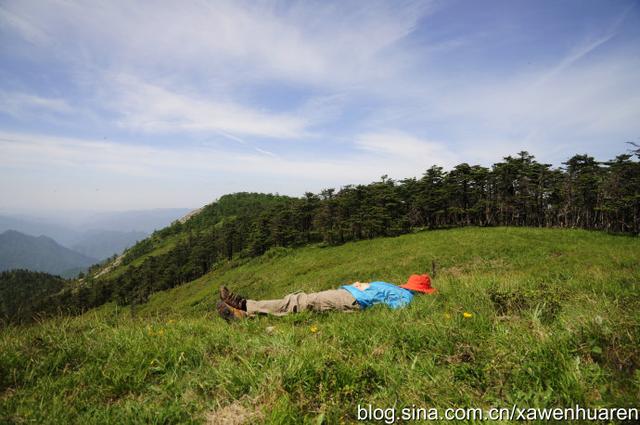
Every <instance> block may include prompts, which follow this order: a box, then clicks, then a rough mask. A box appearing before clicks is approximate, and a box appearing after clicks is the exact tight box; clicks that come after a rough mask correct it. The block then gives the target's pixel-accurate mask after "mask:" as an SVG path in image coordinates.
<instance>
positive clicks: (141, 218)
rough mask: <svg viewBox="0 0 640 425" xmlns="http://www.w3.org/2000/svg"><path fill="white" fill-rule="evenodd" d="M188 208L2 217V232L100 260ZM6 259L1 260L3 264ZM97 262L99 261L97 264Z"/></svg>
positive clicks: (142, 237)
mask: <svg viewBox="0 0 640 425" xmlns="http://www.w3.org/2000/svg"><path fill="white" fill-rule="evenodd" d="M189 211H190V210H189V209H186V208H165V209H154V210H137V211H120V212H105V213H71V214H68V215H67V216H64V215H60V214H58V215H57V216H55V215H52V216H50V217H39V216H34V215H26V214H21V215H18V214H12V215H8V214H6V215H0V232H4V231H6V230H15V231H18V232H20V233H23V234H25V235H30V236H41V235H44V236H47V237H50V238H52V239H54V240H55V241H56V242H57V243H58V244H60V245H62V246H64V247H66V248H69V249H71V250H73V251H77V252H78V253H80V254H83V255H85V256H87V257H90V258H94V259H96V260H104V259H106V258H108V257H110V256H112V255H113V254H119V253H121V252H122V251H124V250H125V249H126V248H128V247H130V246H132V245H134V244H135V243H136V242H137V241H139V240H142V239H144V238H146V237H147V236H149V234H150V233H152V232H153V231H154V230H156V229H162V228H163V227H165V226H167V225H169V224H170V223H171V222H173V221H175V220H177V219H179V218H180V217H182V216H184V215H185V214H187V213H188V212H189ZM2 261H4V257H0V262H2ZM96 262H97V261H96Z"/></svg>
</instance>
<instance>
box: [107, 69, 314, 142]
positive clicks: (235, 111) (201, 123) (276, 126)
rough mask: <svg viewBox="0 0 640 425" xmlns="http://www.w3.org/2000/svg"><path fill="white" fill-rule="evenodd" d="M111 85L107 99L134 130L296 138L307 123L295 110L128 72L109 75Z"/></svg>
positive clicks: (123, 124)
mask: <svg viewBox="0 0 640 425" xmlns="http://www.w3.org/2000/svg"><path fill="white" fill-rule="evenodd" d="M108 86H109V95H108V97H107V101H108V102H111V103H112V105H111V106H112V109H113V110H114V111H117V112H118V114H119V115H120V116H121V117H122V118H121V120H120V125H122V126H124V127H126V128H130V129H134V130H142V131H147V132H168V133H180V132H185V131H186V132H218V133H224V134H225V136H226V137H233V136H232V135H229V134H226V133H227V132H228V133H235V134H243V135H250V136H263V137H272V138H294V137H301V136H303V135H304V132H305V127H306V125H307V123H306V121H305V119H304V118H301V117H297V116H295V115H294V114H274V113H269V112H264V111H260V110H257V109H254V108H250V107H246V106H242V105H240V104H237V103H235V102H233V101H216V100H212V99H207V98H200V97H198V96H195V95H184V94H180V93H176V92H174V91H171V90H168V89H166V88H164V87H161V86H158V85H154V84H151V83H148V82H144V81H141V80H139V79H137V78H135V77H131V76H126V75H118V76H115V77H114V78H111V79H109V80H108ZM236 140H237V138H236Z"/></svg>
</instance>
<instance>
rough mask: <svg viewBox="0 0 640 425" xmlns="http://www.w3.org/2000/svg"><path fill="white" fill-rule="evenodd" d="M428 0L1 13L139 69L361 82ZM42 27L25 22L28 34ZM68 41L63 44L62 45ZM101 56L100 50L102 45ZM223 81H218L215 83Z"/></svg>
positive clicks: (61, 5) (142, 5) (40, 7)
mask: <svg viewBox="0 0 640 425" xmlns="http://www.w3.org/2000/svg"><path fill="white" fill-rule="evenodd" d="M428 6H429V3H428V2H426V1H405V2H402V3H398V2H393V3H390V2H384V1H370V2H367V3H366V6H365V5H363V3H361V2H357V1H352V2H341V3H340V4H339V5H337V4H331V3H328V2H327V3H322V2H321V3H314V4H310V3H306V2H299V3H293V4H291V5H287V6H286V7H285V6H284V5H280V4H278V3H270V2H264V3H263V2H253V1H247V2H243V1H227V0H218V1H215V2H208V1H193V2H188V3H183V2H180V3H176V2H171V1H159V2H130V1H110V2H104V3H99V4H96V3H95V2H86V1H79V2H50V3H47V2H44V3H43V2H41V1H31V2H30V1H14V2H7V4H6V5H5V13H4V14H3V15H2V16H0V19H1V20H2V21H5V22H9V21H10V22H14V21H16V22H23V23H24V25H22V27H27V25H28V28H40V29H41V30H39V32H42V33H49V34H54V35H55V38H56V42H55V43H54V46H53V47H54V48H55V49H56V50H59V53H61V54H66V55H67V56H68V59H70V60H71V59H72V58H71V56H78V57H77V58H76V59H75V60H76V61H85V60H86V59H87V58H93V59H94V61H95V62H100V63H107V64H109V66H114V65H115V66H117V67H118V68H119V69H122V67H123V66H124V67H126V68H125V70H128V71H129V72H131V69H132V68H138V69H140V68H147V69H148V70H149V69H151V70H154V69H157V68H158V67H170V68H172V69H181V68H182V69H185V70H186V69H190V68H193V66H197V67H198V68H200V69H202V70H203V72H204V74H205V75H218V76H219V75H224V76H225V82H227V81H228V80H229V79H237V80H240V81H246V80H247V78H249V79H264V78H276V79H278V78H283V79H286V80H288V81H291V80H293V81H298V82H306V83H314V84H315V83H322V84H326V83H330V84H334V83H345V82H350V83H353V82H357V83H358V84H360V83H362V82H363V79H365V78H380V77H382V76H388V75H389V73H390V72H393V70H394V69H395V68H396V64H394V61H390V60H383V58H381V57H380V56H381V55H386V54H389V53H390V52H389V51H387V49H388V47H390V46H391V45H393V44H394V43H396V42H398V41H399V40H401V39H403V38H404V37H405V36H406V35H408V34H409V33H411V31H412V30H413V29H414V27H415V25H416V23H417V22H418V21H419V20H420V19H421V18H422V17H423V16H424V15H425V14H426V13H427V12H428V10H429V7H428ZM34 31H35V30H30V31H26V30H21V31H20V33H22V34H23V35H24V36H25V37H26V38H33V37H31V36H29V34H30V33H32V32H34ZM61 47H64V48H61ZM98 52H99V54H100V55H104V56H97V54H98ZM212 84H216V82H215V81H214V82H212Z"/></svg>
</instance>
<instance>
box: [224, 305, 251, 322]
mask: <svg viewBox="0 0 640 425" xmlns="http://www.w3.org/2000/svg"><path fill="white" fill-rule="evenodd" d="M216 310H218V314H219V315H220V317H222V318H223V319H224V320H226V321H227V322H231V321H235V320H240V319H244V318H246V317H247V312H246V311H242V310H240V309H237V308H234V307H231V306H230V305H229V304H227V303H225V302H224V301H218V304H216Z"/></svg>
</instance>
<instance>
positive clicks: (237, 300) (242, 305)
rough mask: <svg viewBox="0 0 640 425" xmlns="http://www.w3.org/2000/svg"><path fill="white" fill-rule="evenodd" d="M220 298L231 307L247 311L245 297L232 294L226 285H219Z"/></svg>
mask: <svg viewBox="0 0 640 425" xmlns="http://www.w3.org/2000/svg"><path fill="white" fill-rule="evenodd" d="M220 299H221V300H222V301H224V302H225V303H227V304H228V305H230V306H231V307H233V308H237V309H238V310H243V311H247V299H246V298H243V297H241V296H240V295H238V294H234V293H233V292H231V291H230V290H229V289H228V288H227V287H226V286H221V287H220Z"/></svg>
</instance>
